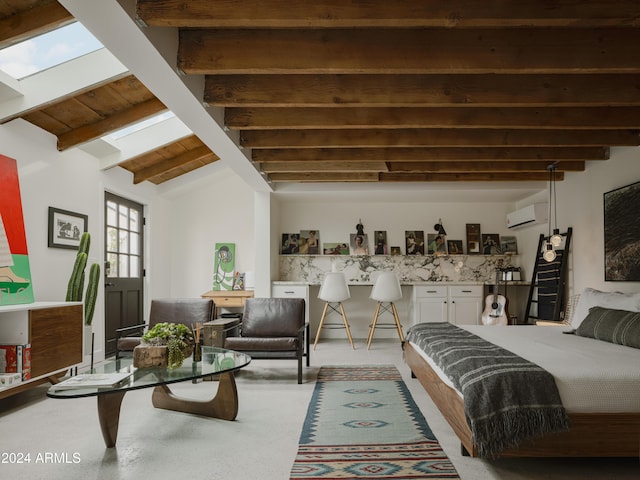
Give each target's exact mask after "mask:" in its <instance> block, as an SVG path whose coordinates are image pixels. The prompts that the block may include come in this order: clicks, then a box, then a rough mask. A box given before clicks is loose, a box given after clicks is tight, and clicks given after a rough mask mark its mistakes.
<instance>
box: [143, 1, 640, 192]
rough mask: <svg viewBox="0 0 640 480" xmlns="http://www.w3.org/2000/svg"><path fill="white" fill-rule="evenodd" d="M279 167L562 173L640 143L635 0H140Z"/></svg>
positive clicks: (366, 173) (452, 174)
mask: <svg viewBox="0 0 640 480" xmlns="http://www.w3.org/2000/svg"><path fill="white" fill-rule="evenodd" d="M137 16H138V22H139V23H140V24H142V25H147V26H153V27H166V28H176V27H177V28H178V29H179V36H180V40H179V51H178V65H179V68H180V69H181V70H182V71H183V72H184V73H185V74H187V75H205V78H206V80H205V93H204V99H203V100H204V101H205V102H206V103H207V104H209V105H213V106H219V107H224V108H225V124H226V126H227V127H228V128H229V129H232V130H238V131H239V132H240V142H241V145H242V146H243V147H245V148H251V157H252V160H253V162H255V163H256V165H257V166H259V168H261V169H262V170H263V171H265V172H267V173H268V175H269V177H270V179H271V180H272V181H274V182H322V181H338V182H356V181H362V182H399V181H402V182H405V181H417V182H436V181H447V182H449V181H526V180H545V179H547V178H548V175H549V174H548V166H549V165H550V164H555V165H556V168H557V174H556V179H558V180H561V179H562V178H563V172H565V171H581V170H584V168H585V161H586V160H606V159H607V158H608V155H609V147H611V146H630V145H638V144H639V143H640V137H639V130H638V129H639V128H640V29H639V28H638V27H639V26H640V2H638V1H637V0H600V1H593V0H580V1H577V0H557V1H536V0H521V1H506V0H503V1H492V2H486V1H479V0H475V1H474V0H449V1H446V2H444V1H442V0H427V1H415V0H404V1H403V0H394V1H389V0H367V1H358V0H351V1H349V0H314V1H298V2H291V1H286V0H226V1H210V0H189V1H186V0H185V1H178V0H138V1H137Z"/></svg>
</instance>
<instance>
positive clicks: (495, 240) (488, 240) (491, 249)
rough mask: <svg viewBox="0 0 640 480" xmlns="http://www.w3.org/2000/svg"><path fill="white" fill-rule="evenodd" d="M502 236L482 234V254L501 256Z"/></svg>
mask: <svg viewBox="0 0 640 480" xmlns="http://www.w3.org/2000/svg"><path fill="white" fill-rule="evenodd" d="M501 253H502V250H501V248H500V235H498V234H497V233H483V234H482V254H483V255H500V254H501Z"/></svg>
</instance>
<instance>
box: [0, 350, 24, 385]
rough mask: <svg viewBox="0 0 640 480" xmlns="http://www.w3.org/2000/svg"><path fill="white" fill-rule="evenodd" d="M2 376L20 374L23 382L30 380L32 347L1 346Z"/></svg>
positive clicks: (0, 365) (0, 362) (0, 372)
mask: <svg viewBox="0 0 640 480" xmlns="http://www.w3.org/2000/svg"><path fill="white" fill-rule="evenodd" d="M0 374H20V379H21V380H22V381H25V380H30V379H31V345H29V344H26V345H0ZM7 386H8V385H7Z"/></svg>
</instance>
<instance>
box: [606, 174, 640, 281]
mask: <svg viewBox="0 0 640 480" xmlns="http://www.w3.org/2000/svg"><path fill="white" fill-rule="evenodd" d="M603 201H604V279H605V281H607V282H637V281H640V256H639V255H638V254H637V252H638V246H639V245H640V224H639V223H638V209H639V208H640V182H636V183H632V184H630V185H626V186H624V187H620V188H617V189H615V190H611V191H609V192H605V193H604V194H603Z"/></svg>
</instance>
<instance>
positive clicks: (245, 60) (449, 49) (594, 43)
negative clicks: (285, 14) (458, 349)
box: [178, 28, 640, 75]
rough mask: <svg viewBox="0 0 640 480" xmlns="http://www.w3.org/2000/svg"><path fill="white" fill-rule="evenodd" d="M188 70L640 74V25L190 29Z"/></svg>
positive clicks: (183, 34) (181, 60) (183, 42)
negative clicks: (489, 27)
mask: <svg viewBox="0 0 640 480" xmlns="http://www.w3.org/2000/svg"><path fill="white" fill-rule="evenodd" d="M179 38H180V40H179V46H178V69H179V70H180V71H182V72H184V73H186V74H195V75H202V74H204V75H206V74H218V75H221V74H249V73H253V74H268V73H305V74H313V73H333V74H356V73H360V74H363V73H396V74H399V73H405V74H413V73H415V74H425V73H433V74H437V73H440V74H446V73H452V74H463V73H474V74H487V73H510V74H513V73H518V74H524V73H640V63H639V62H638V57H640V29H636V28H617V29H616V28H602V29H558V28H545V29H535V28H531V29H422V28H420V29H393V28H379V29H353V30H349V29H332V30H328V29H282V30H279V29H245V30H241V29H237V30H236V29H229V30H227V29H215V30H214V29H211V30H204V29H185V30H181V31H180V35H179Z"/></svg>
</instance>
